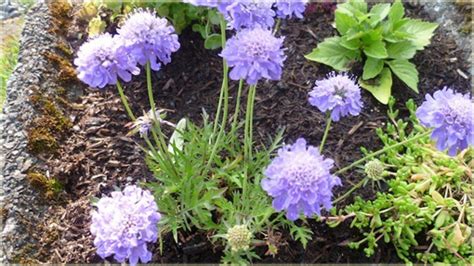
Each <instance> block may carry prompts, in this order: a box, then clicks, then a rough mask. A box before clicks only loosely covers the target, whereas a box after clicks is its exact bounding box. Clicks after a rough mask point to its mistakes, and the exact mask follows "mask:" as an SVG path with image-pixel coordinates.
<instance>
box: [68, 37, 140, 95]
mask: <svg viewBox="0 0 474 266" xmlns="http://www.w3.org/2000/svg"><path fill="white" fill-rule="evenodd" d="M74 64H75V65H76V66H77V69H76V71H77V77H78V78H79V79H80V80H81V81H82V82H84V83H86V84H87V85H89V86H91V87H93V88H103V87H105V86H106V85H113V84H116V83H117V76H118V77H120V78H121V79H122V80H124V81H126V82H128V81H130V80H131V79H132V74H133V75H138V74H139V73H140V69H139V68H138V67H137V63H136V62H135V60H133V58H132V57H130V56H129V53H128V51H127V49H126V48H125V46H124V43H123V41H122V39H120V38H119V37H116V36H114V37H113V36H112V35H110V34H109V33H104V34H101V35H99V36H97V37H95V38H92V39H90V40H88V41H87V42H86V43H84V44H83V45H82V46H81V47H80V48H79V52H78V53H77V58H76V59H75V60H74Z"/></svg>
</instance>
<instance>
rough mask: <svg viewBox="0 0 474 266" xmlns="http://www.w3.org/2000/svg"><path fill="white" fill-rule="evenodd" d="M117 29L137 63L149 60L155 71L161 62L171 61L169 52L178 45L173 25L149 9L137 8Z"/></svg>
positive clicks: (141, 63) (144, 62)
mask: <svg viewBox="0 0 474 266" xmlns="http://www.w3.org/2000/svg"><path fill="white" fill-rule="evenodd" d="M117 31H118V33H119V34H120V36H121V37H122V38H123V39H124V40H125V41H126V44H127V46H128V47H129V48H130V49H131V52H132V55H133V57H134V58H136V60H137V61H138V63H139V64H140V65H146V63H147V62H150V65H151V68H152V69H153V70H156V71H157V70H159V69H160V67H161V63H163V64H168V63H169V62H171V53H173V52H176V51H177V50H178V49H179V47H180V44H179V42H178V35H176V34H175V31H174V28H173V26H170V25H168V21H167V20H166V19H164V18H159V17H157V16H156V14H155V13H154V12H151V11H147V10H141V9H139V10H138V11H136V12H134V13H133V14H131V15H130V16H129V17H128V18H127V20H126V21H125V22H124V24H123V25H122V26H121V27H120V28H119V29H118V30H117Z"/></svg>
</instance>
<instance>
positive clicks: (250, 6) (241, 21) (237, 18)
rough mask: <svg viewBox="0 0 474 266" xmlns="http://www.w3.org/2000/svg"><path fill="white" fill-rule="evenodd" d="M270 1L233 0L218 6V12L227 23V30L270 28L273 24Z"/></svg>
mask: <svg viewBox="0 0 474 266" xmlns="http://www.w3.org/2000/svg"><path fill="white" fill-rule="evenodd" d="M272 6H273V2H272V1H249V0H235V1H232V2H228V3H227V4H220V5H219V6H218V7H219V11H220V12H221V13H222V14H223V15H224V17H225V18H226V20H227V21H228V22H229V25H228V27H229V29H236V30H240V29H243V28H247V29H248V28H255V27H261V28H266V29H267V28H271V27H273V24H275V20H274V17H275V11H273V9H272Z"/></svg>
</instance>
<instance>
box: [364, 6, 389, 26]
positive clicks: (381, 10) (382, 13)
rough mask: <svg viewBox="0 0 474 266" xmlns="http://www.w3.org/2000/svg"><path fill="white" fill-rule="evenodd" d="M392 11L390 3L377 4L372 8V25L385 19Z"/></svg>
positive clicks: (370, 21)
mask: <svg viewBox="0 0 474 266" xmlns="http://www.w3.org/2000/svg"><path fill="white" fill-rule="evenodd" d="M389 12H390V4H376V5H374V6H373V7H372V8H371V9H370V13H369V14H370V20H369V23H370V26H372V27H375V26H377V24H378V23H379V22H380V21H382V20H384V19H385V18H386V17H387V16H388V13H389Z"/></svg>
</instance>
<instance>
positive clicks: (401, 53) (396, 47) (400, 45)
mask: <svg viewBox="0 0 474 266" xmlns="http://www.w3.org/2000/svg"><path fill="white" fill-rule="evenodd" d="M386 47H387V53H388V57H389V58H394V59H411V58H413V56H415V53H416V46H415V45H413V44H412V43H411V42H410V41H404V42H397V43H388V44H387V46H386Z"/></svg>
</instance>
